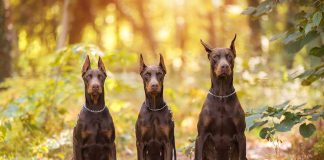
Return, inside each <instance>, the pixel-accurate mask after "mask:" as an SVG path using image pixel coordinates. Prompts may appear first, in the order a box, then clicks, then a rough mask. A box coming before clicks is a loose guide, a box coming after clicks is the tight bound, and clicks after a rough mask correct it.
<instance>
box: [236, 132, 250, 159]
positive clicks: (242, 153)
mask: <svg viewBox="0 0 324 160" xmlns="http://www.w3.org/2000/svg"><path fill="white" fill-rule="evenodd" d="M236 139H237V142H238V149H239V157H240V160H247V158H246V138H245V135H244V132H243V133H241V134H238V135H237V137H236Z"/></svg>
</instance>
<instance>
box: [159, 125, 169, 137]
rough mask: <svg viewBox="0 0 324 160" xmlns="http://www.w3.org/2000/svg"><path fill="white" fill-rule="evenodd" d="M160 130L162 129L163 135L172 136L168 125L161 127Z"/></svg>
mask: <svg viewBox="0 0 324 160" xmlns="http://www.w3.org/2000/svg"><path fill="white" fill-rule="evenodd" d="M160 129H161V131H162V133H163V134H164V135H165V136H166V137H169V134H170V126H168V125H160Z"/></svg>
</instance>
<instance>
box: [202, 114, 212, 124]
mask: <svg viewBox="0 0 324 160" xmlns="http://www.w3.org/2000/svg"><path fill="white" fill-rule="evenodd" d="M210 121H211V118H210V116H208V115H207V116H204V118H203V125H204V126H205V127H207V126H208V125H209V123H210Z"/></svg>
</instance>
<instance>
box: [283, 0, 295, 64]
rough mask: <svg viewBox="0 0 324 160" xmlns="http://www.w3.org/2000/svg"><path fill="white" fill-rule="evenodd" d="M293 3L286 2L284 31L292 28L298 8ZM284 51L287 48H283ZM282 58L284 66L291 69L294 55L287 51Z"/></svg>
mask: <svg viewBox="0 0 324 160" xmlns="http://www.w3.org/2000/svg"><path fill="white" fill-rule="evenodd" d="M293 3H294V2H293V1H288V11H287V13H286V30H289V29H291V28H292V27H294V25H295V24H294V19H295V14H296V12H297V11H298V8H297V7H296V6H295V5H293ZM284 49H285V50H288V48H287V46H284ZM283 56H284V57H283V58H284V64H285V65H286V67H287V68H288V69H291V68H292V67H293V64H294V58H295V54H292V53H288V51H287V52H286V53H285V54H284V55H283Z"/></svg>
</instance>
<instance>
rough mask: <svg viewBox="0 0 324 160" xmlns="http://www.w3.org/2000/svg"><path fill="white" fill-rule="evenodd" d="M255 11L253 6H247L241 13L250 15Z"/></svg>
mask: <svg viewBox="0 0 324 160" xmlns="http://www.w3.org/2000/svg"><path fill="white" fill-rule="evenodd" d="M255 11H256V9H255V8H254V7H248V8H247V9H245V10H244V11H243V12H242V14H245V15H251V14H253V13H254V12H255Z"/></svg>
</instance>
